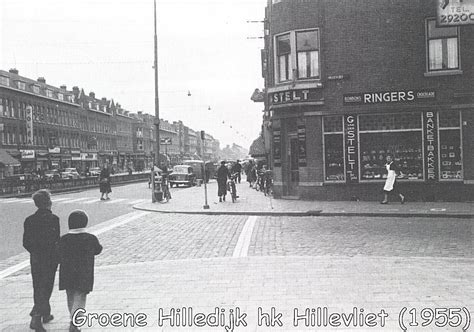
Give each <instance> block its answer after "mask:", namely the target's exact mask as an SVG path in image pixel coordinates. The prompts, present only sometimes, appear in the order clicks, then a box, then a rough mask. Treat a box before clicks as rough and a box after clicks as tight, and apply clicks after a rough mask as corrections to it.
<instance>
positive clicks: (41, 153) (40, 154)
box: [36, 150, 49, 171]
mask: <svg viewBox="0 0 474 332" xmlns="http://www.w3.org/2000/svg"><path fill="white" fill-rule="evenodd" d="M48 168H49V152H48V150H36V169H40V170H42V171H44V170H47V169H48Z"/></svg>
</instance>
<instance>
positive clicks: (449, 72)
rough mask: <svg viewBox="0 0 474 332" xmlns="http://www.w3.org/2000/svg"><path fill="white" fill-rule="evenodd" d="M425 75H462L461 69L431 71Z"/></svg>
mask: <svg viewBox="0 0 474 332" xmlns="http://www.w3.org/2000/svg"><path fill="white" fill-rule="evenodd" d="M424 75H425V77H434V76H451V75H462V70H461V69H455V70H440V71H430V72H427V73H425V74H424Z"/></svg>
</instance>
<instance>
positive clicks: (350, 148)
mask: <svg viewBox="0 0 474 332" xmlns="http://www.w3.org/2000/svg"><path fill="white" fill-rule="evenodd" d="M357 130H358V126H357V116H356V115H345V116H344V149H345V153H344V155H345V159H346V160H345V161H346V182H348V183H351V182H358V181H359V148H358V147H359V142H358V139H357V137H358V135H357Z"/></svg>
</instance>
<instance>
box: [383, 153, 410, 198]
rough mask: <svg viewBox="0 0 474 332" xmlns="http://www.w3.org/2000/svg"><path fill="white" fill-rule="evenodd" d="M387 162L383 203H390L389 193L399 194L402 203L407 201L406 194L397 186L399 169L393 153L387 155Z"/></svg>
mask: <svg viewBox="0 0 474 332" xmlns="http://www.w3.org/2000/svg"><path fill="white" fill-rule="evenodd" d="M386 160H387V163H386V164H385V168H386V169H387V179H386V180H385V185H384V187H383V192H384V199H383V201H382V202H380V203H381V204H388V195H389V194H397V195H398V196H399V197H400V202H401V203H402V204H404V203H405V196H404V195H403V194H401V193H400V192H398V189H397V187H396V178H397V173H398V172H399V169H398V167H397V165H396V164H395V162H394V161H393V158H392V156H391V155H387V157H386Z"/></svg>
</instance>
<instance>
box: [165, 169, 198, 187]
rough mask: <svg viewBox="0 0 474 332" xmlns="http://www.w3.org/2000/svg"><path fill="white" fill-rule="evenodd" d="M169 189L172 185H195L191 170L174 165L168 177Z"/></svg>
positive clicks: (194, 177) (194, 176) (194, 175)
mask: <svg viewBox="0 0 474 332" xmlns="http://www.w3.org/2000/svg"><path fill="white" fill-rule="evenodd" d="M168 181H169V184H170V187H173V185H176V187H178V185H180V184H183V185H187V186H189V187H191V186H194V185H195V184H196V174H194V172H193V168H192V167H191V166H189V165H176V166H174V167H173V171H172V172H171V173H170V175H169V177H168Z"/></svg>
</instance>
